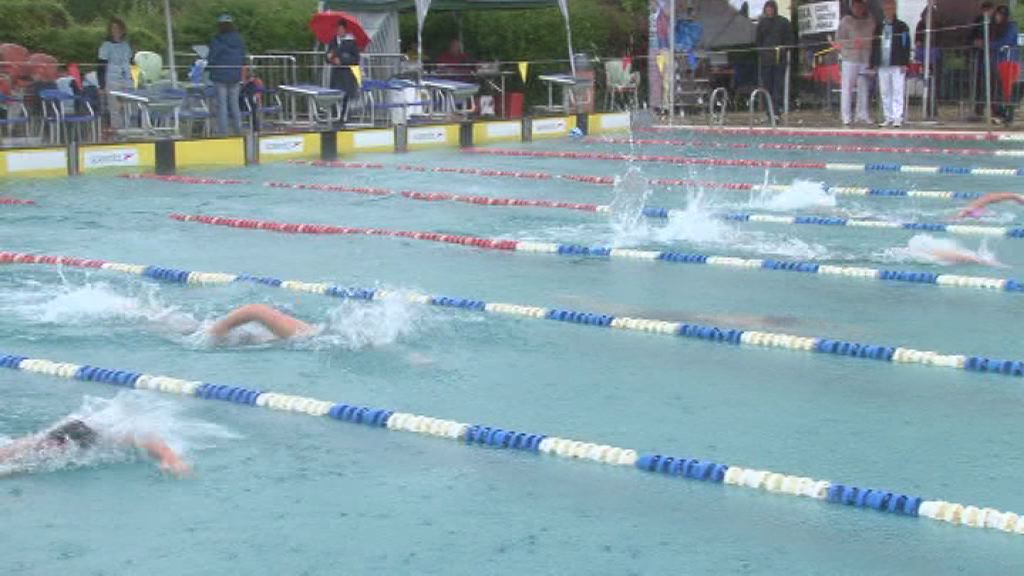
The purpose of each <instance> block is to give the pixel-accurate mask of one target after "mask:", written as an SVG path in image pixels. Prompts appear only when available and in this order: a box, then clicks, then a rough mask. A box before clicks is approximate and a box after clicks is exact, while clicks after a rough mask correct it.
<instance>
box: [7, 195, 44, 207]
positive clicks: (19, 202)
mask: <svg viewBox="0 0 1024 576" xmlns="http://www.w3.org/2000/svg"><path fill="white" fill-rule="evenodd" d="M35 204H36V201H35V200H23V199H21V198H11V197H10V196H0V205H4V206H34V205H35Z"/></svg>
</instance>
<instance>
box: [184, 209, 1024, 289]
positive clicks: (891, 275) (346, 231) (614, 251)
mask: <svg viewBox="0 0 1024 576" xmlns="http://www.w3.org/2000/svg"><path fill="white" fill-rule="evenodd" d="M170 217H171V218H172V219H174V220H178V221H179V222H196V223H200V224H208V225H214V226H227V227H230V228H245V229H250V230H265V231H270V232H282V233H287V234H324V235H340V236H344V235H362V236H393V237H399V238H409V239H413V240H422V241H428V242H441V243H445V244H459V245H462V246H472V247H475V248H482V249H485V250H501V251H507V252H526V253H533V254H555V255H559V256H571V257H589V258H606V259H626V260H640V261H648V262H670V263H684V264H707V265H711V266H724V267H728V268H734V269H736V268H740V269H747V270H750V269H760V270H776V271H785V272H802V273H806V274H814V275H820V276H839V277H845V278H865V279H871V280H885V281H890V282H909V283H913V284H935V285H939V286H953V287H957V288H978V289H984V290H995V291H1002V292H1015V293H1019V292H1024V284H1022V283H1021V282H1019V281H1017V280H1012V279H1008V278H989V277H984V276H961V275H957V274H937V273H934V272H912V271H905V270H886V269H879V268H869V267H861V266H832V265H827V264H821V263H819V262H811V261H799V260H796V261H794V260H776V259H762V258H737V257H733V256H712V255H707V254H698V253H693V252H672V251H660V250H639V249H635V248H612V247H609V246H585V245H581V244H559V243H555V242H527V241H523V240H509V239H502V238H481V237H477V236H467V235H464V234H442V233H439V232H420V231H412V230H391V229H387V228H359V227H352V226H331V225H326V224H297V223H285V222H273V221H269V220H256V219H251V218H233V217H230V216H209V215H201V214H171V216H170Z"/></svg>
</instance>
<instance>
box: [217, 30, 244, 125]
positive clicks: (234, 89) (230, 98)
mask: <svg viewBox="0 0 1024 576" xmlns="http://www.w3.org/2000/svg"><path fill="white" fill-rule="evenodd" d="M217 28H218V30H219V31H218V33H217V35H216V36H214V38H213V41H212V42H210V55H209V57H208V58H207V61H208V62H209V64H208V67H209V69H210V80H211V81H212V82H213V85H214V86H215V87H216V89H217V129H218V131H219V132H220V133H221V134H228V114H229V113H230V115H231V129H232V131H233V132H234V133H235V134H238V133H240V132H241V131H242V111H241V109H240V108H239V106H238V94H239V91H240V90H241V88H242V68H244V67H245V60H246V58H247V56H248V54H247V51H246V48H245V40H243V39H242V35H241V34H239V33H238V30H236V29H235V21H234V18H232V17H231V15H230V14H221V16H220V17H219V18H218V19H217Z"/></svg>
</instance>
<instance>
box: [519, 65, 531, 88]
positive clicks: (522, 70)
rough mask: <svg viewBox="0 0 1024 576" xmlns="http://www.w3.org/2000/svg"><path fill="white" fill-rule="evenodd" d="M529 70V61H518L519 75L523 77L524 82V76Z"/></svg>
mask: <svg viewBox="0 0 1024 576" xmlns="http://www.w3.org/2000/svg"><path fill="white" fill-rule="evenodd" d="M529 71H530V63H529V62H527V61H525V60H524V61H522V62H520V63H519V77H520V78H522V79H523V82H524V83H525V82H526V77H527V75H528V74H529Z"/></svg>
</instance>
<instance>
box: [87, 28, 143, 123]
mask: <svg viewBox="0 0 1024 576" xmlns="http://www.w3.org/2000/svg"><path fill="white" fill-rule="evenodd" d="M127 32H128V31H127V27H126V26H125V25H124V21H123V20H121V19H120V18H111V19H110V24H109V25H108V27H107V39H106V40H105V41H104V42H103V44H100V49H99V54H98V59H99V63H100V66H99V70H98V73H97V74H96V75H97V77H98V78H97V79H98V80H99V84H100V90H103V91H104V93H105V94H106V98H105V99H104V103H105V106H106V109H107V115H108V117H109V121H110V124H109V125H110V128H112V129H114V130H120V129H122V128H124V114H123V113H122V109H121V101H120V100H119V99H117V98H115V97H113V96H111V95H110V92H112V91H118V90H131V89H132V88H134V87H135V82H134V81H133V80H132V56H133V55H134V52H132V45H131V42H129V41H128V35H127Z"/></svg>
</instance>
